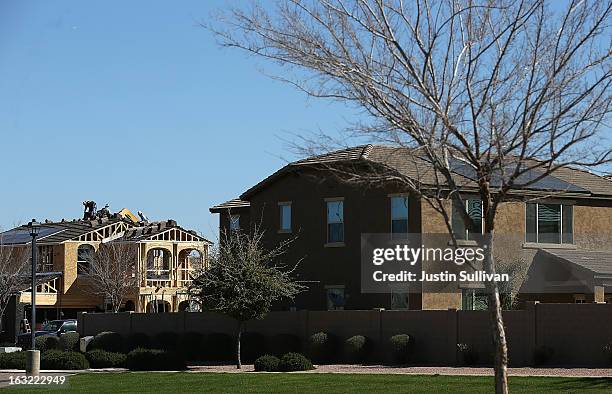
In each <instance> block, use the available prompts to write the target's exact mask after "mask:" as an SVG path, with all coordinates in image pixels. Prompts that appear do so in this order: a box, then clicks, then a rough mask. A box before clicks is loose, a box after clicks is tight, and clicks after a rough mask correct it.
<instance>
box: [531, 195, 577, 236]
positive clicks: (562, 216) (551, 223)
mask: <svg viewBox="0 0 612 394" xmlns="http://www.w3.org/2000/svg"><path fill="white" fill-rule="evenodd" d="M573 208H574V207H573V206H572V205H564V204H540V203H527V204H526V207H525V210H526V211H525V225H526V228H525V239H526V241H527V242H537V243H550V244H562V243H563V244H571V243H573V242H574V224H573V221H574V209H573Z"/></svg>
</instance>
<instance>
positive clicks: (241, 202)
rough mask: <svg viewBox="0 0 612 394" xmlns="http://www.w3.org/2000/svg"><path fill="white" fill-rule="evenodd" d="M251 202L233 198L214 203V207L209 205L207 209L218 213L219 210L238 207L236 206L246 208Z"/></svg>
mask: <svg viewBox="0 0 612 394" xmlns="http://www.w3.org/2000/svg"><path fill="white" fill-rule="evenodd" d="M250 206H251V203H250V202H248V201H245V200H241V199H239V198H234V199H232V200H229V201H226V202H224V203H221V204H219V205H215V206H214V207H211V208H210V209H209V211H210V212H211V213H219V212H221V211H224V210H226V209H238V208H247V207H250Z"/></svg>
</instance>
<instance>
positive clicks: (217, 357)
mask: <svg viewBox="0 0 612 394" xmlns="http://www.w3.org/2000/svg"><path fill="white" fill-rule="evenodd" d="M234 343H235V341H234V338H232V337H231V336H229V335H227V334H223V333H212V334H209V335H207V336H206V337H205V338H204V349H205V352H206V353H205V354H206V356H205V357H206V359H207V360H210V361H232V360H234V357H235V353H236V349H235V347H234Z"/></svg>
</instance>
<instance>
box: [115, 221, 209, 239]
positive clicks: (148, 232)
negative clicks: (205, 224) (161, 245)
mask: <svg viewBox="0 0 612 394" xmlns="http://www.w3.org/2000/svg"><path fill="white" fill-rule="evenodd" d="M172 231H174V232H173V233H172V234H168V237H167V238H168V239H165V237H164V233H167V232H172ZM177 238H180V239H177ZM122 240H125V241H131V242H138V241H153V240H155V241H163V240H168V241H180V240H184V241H189V242H205V243H209V244H211V242H210V241H208V240H207V239H206V238H204V237H201V236H199V235H198V234H197V233H196V232H195V231H189V230H185V229H184V228H182V227H181V226H179V225H177V224H176V222H175V221H174V220H168V221H165V222H152V223H148V224H146V225H143V226H139V227H132V228H130V229H128V230H126V231H125V233H124V235H123V237H122Z"/></svg>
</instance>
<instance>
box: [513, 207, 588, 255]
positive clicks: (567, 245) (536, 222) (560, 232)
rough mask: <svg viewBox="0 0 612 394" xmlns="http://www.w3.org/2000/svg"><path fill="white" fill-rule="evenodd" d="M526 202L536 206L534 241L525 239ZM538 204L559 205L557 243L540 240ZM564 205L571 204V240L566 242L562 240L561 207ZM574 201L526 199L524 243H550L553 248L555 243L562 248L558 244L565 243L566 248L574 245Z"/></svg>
mask: <svg viewBox="0 0 612 394" xmlns="http://www.w3.org/2000/svg"><path fill="white" fill-rule="evenodd" d="M528 204H535V207H536V211H535V225H536V232H535V236H536V240H535V242H533V241H527V234H528V233H527V205H528ZM540 204H548V205H559V206H560V207H561V208H560V215H561V216H560V217H559V220H560V223H559V241H560V242H559V243H558V244H557V243H548V242H540V223H539V222H540V221H539V218H538V215H539V212H540ZM565 206H571V207H572V242H571V243H566V242H563V207H565ZM574 206H575V204H574V202H573V201H568V202H560V201H557V200H555V201H528V202H526V203H525V212H524V213H525V216H524V218H525V244H524V245H527V246H529V245H552V247H553V248H554V247H555V245H556V246H557V248H563V247H562V246H560V245H565V246H566V247H568V248H571V247H572V246H574V245H575V244H574V219H575V218H576V215H575V213H574V211H575V210H574Z"/></svg>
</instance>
